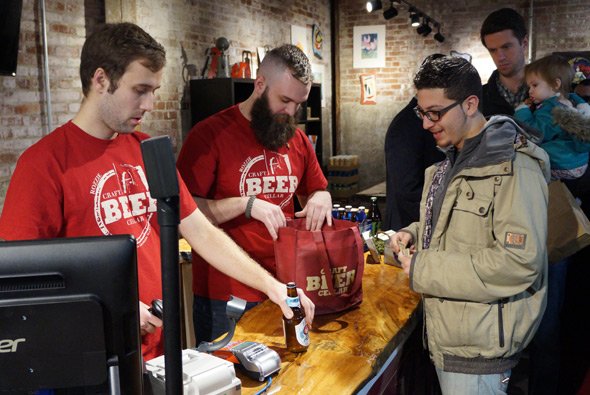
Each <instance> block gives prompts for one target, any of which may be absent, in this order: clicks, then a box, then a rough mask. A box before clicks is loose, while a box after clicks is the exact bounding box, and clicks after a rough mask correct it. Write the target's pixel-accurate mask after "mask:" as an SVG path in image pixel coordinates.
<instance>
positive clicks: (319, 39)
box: [311, 24, 324, 59]
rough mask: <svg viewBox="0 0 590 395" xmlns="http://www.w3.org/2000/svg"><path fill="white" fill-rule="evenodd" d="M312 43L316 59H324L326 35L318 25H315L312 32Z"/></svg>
mask: <svg viewBox="0 0 590 395" xmlns="http://www.w3.org/2000/svg"><path fill="white" fill-rule="evenodd" d="M311 42H312V48H313V54H314V55H315V57H316V58H318V59H321V58H322V47H323V45H324V35H323V33H322V31H321V30H320V27H319V26H318V25H316V24H314V25H313V28H312V30H311Z"/></svg>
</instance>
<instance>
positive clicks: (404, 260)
mask: <svg viewBox="0 0 590 395" xmlns="http://www.w3.org/2000/svg"><path fill="white" fill-rule="evenodd" d="M413 255H414V254H409V253H408V254H406V253H402V254H398V256H397V260H398V261H399V263H401V264H402V269H404V273H406V274H407V275H408V276H409V275H410V267H411V266H412V256H413Z"/></svg>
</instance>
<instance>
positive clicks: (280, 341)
mask: <svg viewBox="0 0 590 395" xmlns="http://www.w3.org/2000/svg"><path fill="white" fill-rule="evenodd" d="M419 301H420V296H419V295H418V294H416V293H414V292H413V291H411V290H410V289H409V287H408V276H407V275H405V274H404V273H403V271H402V270H401V269H398V268H397V267H394V266H389V265H386V264H383V263H381V264H375V265H371V264H366V265H365V273H364V276H363V302H362V303H361V304H360V305H359V307H357V308H354V309H352V310H348V311H346V312H343V313H338V314H330V315H322V316H316V317H315V319H314V321H313V328H312V331H311V334H310V338H311V343H310V346H309V348H308V350H307V352H305V353H302V354H292V353H290V352H288V351H287V350H286V348H285V341H284V337H283V327H282V318H281V317H282V315H281V310H280V309H279V308H278V307H277V306H276V305H275V304H273V303H272V302H269V301H266V302H264V303H261V304H260V305H258V306H256V307H255V308H253V309H252V310H250V311H248V312H246V313H245V314H244V316H243V317H242V318H241V319H240V321H239V323H238V325H237V328H236V332H235V335H234V340H250V341H257V342H260V343H263V344H266V345H267V346H268V347H270V348H272V349H273V350H275V351H277V352H278V353H279V355H280V356H281V361H282V363H281V370H280V372H279V374H278V375H275V376H274V377H273V382H272V385H271V387H270V389H269V393H279V394H343V395H345V394H353V393H356V392H358V391H359V390H361V389H362V388H363V387H365V385H366V384H367V383H368V382H369V381H370V380H371V379H372V378H374V377H375V376H376V375H377V374H378V372H379V371H380V370H381V368H382V367H384V364H385V363H386V361H387V359H388V357H389V356H390V355H391V354H392V353H393V352H394V350H396V348H397V347H398V346H399V345H400V344H402V343H403V342H404V341H405V340H406V338H407V337H408V336H409V334H410V332H411V331H412V330H413V328H414V326H415V323H416V320H417V318H418V317H417V315H418V314H419V313H418V311H417V306H418V304H419ZM239 377H240V379H241V380H242V393H243V394H254V393H256V392H257V391H258V390H260V389H262V388H263V387H264V385H265V383H260V382H258V381H254V380H251V379H249V378H248V377H246V376H245V375H243V374H239Z"/></svg>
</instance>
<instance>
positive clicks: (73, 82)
mask: <svg viewBox="0 0 590 395" xmlns="http://www.w3.org/2000/svg"><path fill="white" fill-rule="evenodd" d="M97 3H98V4H100V3H106V4H107V6H106V7H107V10H106V13H105V14H106V18H107V20H108V21H117V20H120V19H121V18H122V19H124V20H126V21H131V22H135V23H137V24H138V25H140V26H141V27H142V28H144V29H145V30H146V31H148V32H149V33H150V34H151V35H152V36H154V37H155V38H156V39H157V40H158V41H159V42H161V43H162V44H163V45H164V46H165V47H166V50H167V66H166V69H165V74H164V77H163V81H162V88H161V89H160V90H158V94H157V101H156V103H155V106H154V107H155V108H154V111H152V112H151V113H150V114H149V115H148V116H147V117H146V119H145V121H144V123H143V124H142V130H143V131H145V132H147V133H150V134H151V135H161V134H167V135H170V136H171V137H172V139H173V141H174V143H175V144H177V145H178V142H179V141H180V136H181V135H182V132H183V131H186V130H188V129H189V128H190V126H191V125H190V124H189V122H188V119H190V117H189V115H188V114H187V113H186V111H184V110H182V108H183V107H182V103H181V101H182V99H183V96H184V97H185V99H186V95H185V92H184V87H185V83H184V81H183V64H182V56H181V46H182V47H184V49H185V51H186V54H187V59H188V63H190V64H195V65H196V68H197V69H198V71H199V73H200V70H201V68H202V67H203V64H204V62H205V50H206V48H208V47H211V46H213V45H214V43H215V39H216V38H217V37H219V36H225V37H226V38H228V39H229V41H230V44H231V46H230V49H229V55H230V63H232V64H233V63H234V62H236V61H238V60H241V54H242V50H250V51H253V52H255V50H256V47H258V46H264V45H269V46H271V47H272V46H276V45H279V44H282V43H285V42H290V26H291V25H299V26H306V27H308V28H309V36H310V37H311V25H312V24H314V23H315V24H318V25H319V26H320V28H321V29H322V32H323V33H324V57H323V60H317V59H316V60H314V62H316V63H321V64H325V65H326V67H325V73H326V74H325V77H324V78H325V80H326V81H330V80H331V75H330V67H329V64H328V63H327V62H329V60H330V51H331V50H330V15H329V2H327V1H323V0H308V1H305V0H287V1H283V0H224V1H217V0H170V1H164V2H163V1H157V0H131V1H129V0H122V2H117V1H114V0H107V1H101V0H95V1H89V0H87V1H84V2H82V1H79V0H46V1H45V4H46V14H47V36H48V42H49V46H48V51H49V68H50V79H51V105H52V110H51V111H52V114H51V115H52V119H53V127H54V128H55V127H56V126H58V125H60V124H63V123H65V122H67V121H68V120H69V119H71V118H72V117H73V116H74V115H75V113H76V112H77V110H78V109H79V107H80V102H81V100H82V93H81V85H80V82H79V76H78V68H79V64H80V63H79V57H80V51H81V48H82V45H83V43H84V39H85V37H86V28H87V27H88V26H87V25H88V24H91V25H92V24H94V22H95V20H96V17H100V14H101V12H100V11H101V10H97V9H96V4H97ZM119 3H120V4H119ZM84 4H87V5H89V7H88V9H85V8H84ZM121 13H122V14H123V15H122V16H121ZM88 14H90V18H89V15H88ZM93 15H94V17H93ZM97 15H98V16H97ZM40 26H41V23H40V11H39V6H38V1H36V0H24V1H23V13H22V17H21V34H20V46H19V60H18V70H17V74H18V75H17V77H16V78H13V77H2V76H0V139H1V140H0V141H1V143H0V209H1V207H2V205H3V202H4V196H5V194H6V189H7V187H8V183H9V180H10V175H11V172H12V171H13V170H14V167H15V165H16V161H17V159H18V156H19V155H20V154H21V153H22V151H23V150H25V149H26V148H27V147H29V146H30V145H31V144H33V143H34V142H36V141H37V140H38V139H39V138H41V137H42V136H43V135H46V134H47V133H48V132H49V130H48V126H47V122H46V120H45V119H46V114H44V111H45V92H44V89H43V72H42V67H43V63H42V48H41V39H40V37H41V32H40ZM325 92H326V93H327V94H328V95H330V89H327V90H326V91H325ZM326 102H327V103H328V106H330V97H328V98H327V100H326ZM185 107H186V104H185ZM330 113H331V111H330V107H327V108H326V109H324V113H323V114H324V134H325V136H326V138H324V141H325V142H326V143H329V140H330V139H329V137H328V136H329V131H328V127H329V125H330ZM324 150H325V151H327V150H328V148H325V149H324Z"/></svg>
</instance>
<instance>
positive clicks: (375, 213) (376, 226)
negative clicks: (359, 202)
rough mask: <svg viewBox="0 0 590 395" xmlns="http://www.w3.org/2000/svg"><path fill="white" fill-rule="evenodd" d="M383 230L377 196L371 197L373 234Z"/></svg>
mask: <svg viewBox="0 0 590 395" xmlns="http://www.w3.org/2000/svg"><path fill="white" fill-rule="evenodd" d="M380 230H381V211H379V206H378V205H377V197H376V196H372V197H371V236H375V235H377V233H379V231H380Z"/></svg>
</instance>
